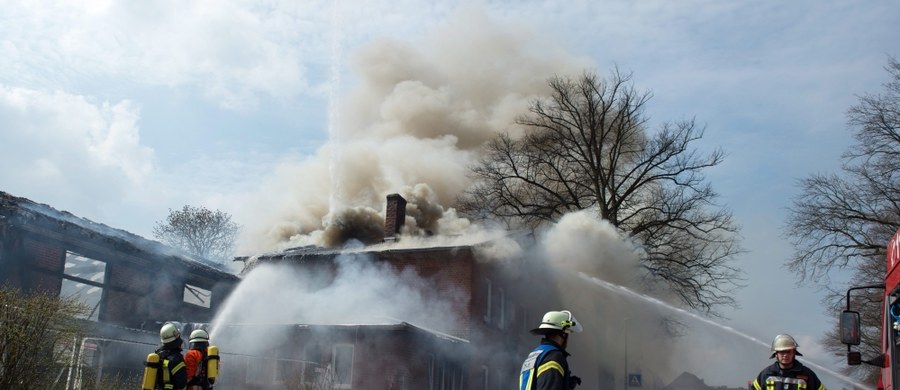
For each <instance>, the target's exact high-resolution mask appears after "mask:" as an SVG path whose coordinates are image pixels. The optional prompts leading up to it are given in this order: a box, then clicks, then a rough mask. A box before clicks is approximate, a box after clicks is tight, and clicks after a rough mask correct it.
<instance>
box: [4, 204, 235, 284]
mask: <svg viewBox="0 0 900 390" xmlns="http://www.w3.org/2000/svg"><path fill="white" fill-rule="evenodd" d="M2 225H8V226H16V227H19V228H21V229H24V230H28V231H32V232H36V233H41V232H46V231H52V232H67V234H68V235H74V236H77V237H78V238H79V239H81V240H85V241H95V242H101V243H103V244H105V246H108V247H110V248H115V249H116V250H119V251H122V252H125V253H134V254H136V255H140V254H144V255H146V256H147V257H151V258H153V259H154V261H162V262H164V263H170V264H181V265H183V266H186V267H187V268H190V269H193V270H198V271H202V272H204V273H209V274H215V275H217V276H220V277H223V278H229V279H239V278H238V277H237V275H234V274H233V273H230V272H227V271H226V270H225V269H224V267H222V266H221V265H220V264H217V263H215V262H212V261H210V260H207V259H202V258H198V257H195V256H192V255H191V254H189V253H187V252H185V251H183V250H180V249H177V248H173V247H170V246H168V245H165V244H162V243H160V242H158V241H153V240H148V239H146V238H144V237H141V236H139V235H136V234H134V233H130V232H127V231H125V230H121V229H115V228H112V227H109V226H107V225H104V224H102V223H97V222H94V221H91V220H88V219H85V218H81V217H77V216H75V215H73V214H72V213H69V212H68V211H60V210H57V209H54V208H53V207H50V206H48V205H46V204H42V203H37V202H34V201H32V200H29V199H27V198H22V197H17V196H14V195H11V194H9V193H7V192H3V191H0V226H2ZM39 230H40V231H39Z"/></svg>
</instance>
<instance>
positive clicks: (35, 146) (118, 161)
mask: <svg viewBox="0 0 900 390" xmlns="http://www.w3.org/2000/svg"><path fill="white" fill-rule="evenodd" d="M138 116H139V112H138V110H137V109H136V108H135V107H134V106H133V104H132V103H130V102H128V101H122V102H119V103H115V104H110V103H102V104H99V105H98V104H93V103H91V102H89V101H87V100H86V99H85V98H84V97H82V96H75V95H69V94H65V93H62V92H57V93H52V94H48V93H43V92H39V91H34V90H28V89H23V88H8V87H4V86H2V85H0V121H2V123H3V127H4V131H3V132H2V133H0V144H4V145H12V146H13V147H12V148H10V149H11V150H9V153H3V154H2V155H0V159H3V160H5V161H4V163H3V165H4V167H6V168H12V169H4V171H5V172H7V173H8V174H13V172H10V171H15V172H14V174H17V175H23V176H26V177H33V178H35V179H36V180H40V179H45V180H62V181H66V180H75V179H77V178H79V177H81V176H83V174H88V175H96V176H97V177H104V176H107V175H108V174H112V175H113V176H123V179H127V180H128V181H130V182H131V184H137V183H140V182H141V180H143V178H144V177H145V176H146V175H148V174H149V173H151V172H152V170H153V162H152V160H153V151H152V150H151V149H149V148H147V147H146V146H143V145H141V144H140V137H139V134H138V128H137V123H136V122H137V118H138Z"/></svg>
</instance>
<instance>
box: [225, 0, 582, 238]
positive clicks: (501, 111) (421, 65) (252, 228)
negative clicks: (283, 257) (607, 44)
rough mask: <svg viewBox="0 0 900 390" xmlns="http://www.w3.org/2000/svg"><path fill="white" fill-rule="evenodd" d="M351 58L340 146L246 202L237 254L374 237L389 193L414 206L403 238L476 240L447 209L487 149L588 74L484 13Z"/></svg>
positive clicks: (335, 136) (292, 167)
mask: <svg viewBox="0 0 900 390" xmlns="http://www.w3.org/2000/svg"><path fill="white" fill-rule="evenodd" d="M351 54H352V56H353V57H352V58H353V62H352V67H353V69H354V73H355V75H357V76H358V80H357V81H356V82H355V83H354V87H353V89H352V93H351V94H350V95H349V96H346V97H345V98H343V99H342V100H341V103H340V104H339V107H340V108H339V112H338V113H337V115H336V117H337V120H336V123H333V124H332V127H333V130H332V134H331V139H332V141H333V142H331V143H329V144H328V145H325V146H323V147H322V148H321V149H319V150H318V151H317V153H316V154H315V155H314V156H312V157H310V158H309V159H307V160H304V161H291V162H285V163H284V164H282V165H281V167H280V168H279V169H278V172H277V173H276V175H274V176H273V177H272V179H270V180H271V181H270V182H269V183H267V185H264V186H263V187H262V188H260V190H259V192H258V193H257V194H253V195H251V197H250V199H249V200H248V201H247V202H245V204H247V206H246V207H245V208H244V209H243V210H239V211H238V214H239V215H238V217H239V218H238V219H239V220H242V221H250V222H249V223H246V224H245V229H244V233H245V234H244V236H243V237H242V239H241V241H240V243H239V247H238V253H239V254H253V253H258V252H260V251H269V250H273V249H281V248H285V247H291V246H298V245H322V246H332V247H333V246H338V245H340V244H341V243H342V242H343V241H344V240H345V239H346V238H347V235H346V234H345V233H344V231H345V230H353V231H355V232H357V233H358V234H362V235H363V236H366V235H367V234H370V233H371V232H377V231H379V230H380V229H381V226H382V225H381V224H382V222H379V221H383V215H381V214H380V213H382V212H383V207H384V201H385V196H386V195H387V194H389V193H399V194H401V195H402V196H403V197H404V198H406V199H407V201H409V208H408V209H409V210H410V212H409V213H408V216H409V217H412V218H407V223H406V225H405V226H406V228H407V230H406V231H405V233H407V234H421V233H424V232H425V231H428V232H430V233H432V234H450V235H455V234H464V233H467V229H469V228H470V227H471V225H470V224H468V223H467V222H465V221H463V222H460V221H458V218H456V216H455V213H454V212H453V210H452V209H450V208H449V207H450V205H451V204H452V202H453V200H454V199H455V198H456V196H458V195H459V194H460V193H461V192H462V191H463V189H464V188H466V186H467V185H468V184H469V180H468V178H467V176H466V175H467V173H468V171H469V166H470V165H471V164H472V163H473V162H474V161H475V159H476V158H477V155H478V148H479V147H480V146H481V145H482V144H483V143H484V142H485V141H487V140H488V139H490V138H492V137H494V136H495V135H497V134H498V133H499V132H501V131H515V129H514V128H513V127H512V124H513V122H514V118H515V117H516V116H517V115H520V114H523V113H524V112H526V110H527V107H528V103H529V101H530V100H531V99H533V98H534V97H536V96H537V95H539V94H541V93H544V92H547V80H548V79H549V78H550V77H551V76H553V75H555V74H569V73H574V72H580V71H582V70H583V69H584V68H585V67H586V66H587V63H586V62H583V61H579V60H577V59H575V58H574V57H573V56H571V55H568V54H566V53H562V52H560V51H559V50H557V49H555V48H554V47H553V46H552V45H551V44H549V43H547V42H541V41H540V40H539V39H537V38H536V37H534V36H530V35H529V34H528V33H527V32H525V31H522V30H521V29H518V28H514V27H512V26H499V25H497V24H496V23H495V22H494V21H492V20H490V19H488V17H487V16H486V15H485V14H484V13H483V12H482V11H480V10H479V9H477V8H464V9H462V10H460V11H458V12H457V13H456V14H455V15H453V16H452V17H451V18H450V19H449V20H447V21H446V22H445V23H444V24H442V25H440V26H438V27H436V29H435V30H434V31H432V32H430V33H427V34H426V35H424V36H422V37H420V39H417V40H415V41H413V42H401V41H396V40H386V39H385V40H378V41H374V42H372V43H371V44H370V45H369V46H368V47H366V48H364V49H363V50H362V51H361V52H359V53H351ZM240 214H246V215H240ZM376 216H378V217H376ZM376 223H377V224H378V225H377V226H371V225H374V224H376ZM367 226H371V227H367ZM329 228H330V229H329Z"/></svg>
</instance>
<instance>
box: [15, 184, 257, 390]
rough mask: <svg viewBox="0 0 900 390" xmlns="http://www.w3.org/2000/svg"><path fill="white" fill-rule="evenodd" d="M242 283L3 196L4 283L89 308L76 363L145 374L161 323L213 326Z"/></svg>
mask: <svg viewBox="0 0 900 390" xmlns="http://www.w3.org/2000/svg"><path fill="white" fill-rule="evenodd" d="M239 280H240V279H239V277H238V276H236V275H234V274H231V273H228V272H226V271H224V270H223V269H221V267H220V266H217V265H216V264H214V263H210V262H208V261H205V260H203V259H196V258H192V257H190V256H189V255H187V254H185V253H182V252H180V251H177V250H175V249H173V248H170V247H167V246H165V245H162V244H160V243H158V242H155V241H150V240H147V239H144V238H142V237H139V236H137V235H134V234H131V233H128V232H125V231H122V230H117V229H113V228H110V227H108V226H106V225H102V224H98V223H95V222H92V221H89V220H86V219H83V218H79V217H76V216H74V215H72V214H70V213H68V212H64V211H58V210H56V209H53V208H52V207H50V206H47V205H44V204H39V203H35V202H33V201H31V200H28V199H25V198H20V197H15V196H13V195H10V194H8V193H5V192H0V283H2V284H3V285H6V286H11V287H15V288H18V289H20V290H22V291H23V292H25V293H29V292H37V291H40V292H45V293H50V294H52V295H60V296H65V297H69V296H74V297H76V298H77V299H78V300H79V301H81V302H83V303H85V304H87V305H88V306H89V307H90V309H91V311H90V314H89V315H88V317H87V318H85V319H84V320H86V321H89V323H88V324H89V326H88V329H89V335H88V337H87V338H85V339H84V340H82V342H81V349H80V351H79V352H78V354H77V355H76V356H73V361H82V362H85V363H87V364H88V365H90V366H93V367H94V368H97V369H98V371H101V372H105V373H107V374H120V375H122V376H135V375H139V373H140V372H142V366H141V362H142V361H143V359H144V358H145V357H146V355H147V353H148V351H153V349H155V347H156V345H157V344H158V343H159V338H158V331H159V327H160V324H161V323H163V322H165V321H168V320H177V321H183V322H185V323H187V322H208V321H210V320H211V319H212V318H213V315H214V314H215V313H216V311H217V310H218V309H219V308H220V306H221V305H222V303H223V302H224V301H225V299H226V298H227V297H228V295H229V294H230V293H231V291H232V290H233V289H234V287H235V286H236V285H237V284H238V281H239ZM69 374H70V375H69V376H70V380H74V379H72V378H76V377H77V375H75V374H73V373H72V372H71V371H70V373H69ZM76 379H77V378H76ZM67 388H68V387H67ZM72 388H75V387H72Z"/></svg>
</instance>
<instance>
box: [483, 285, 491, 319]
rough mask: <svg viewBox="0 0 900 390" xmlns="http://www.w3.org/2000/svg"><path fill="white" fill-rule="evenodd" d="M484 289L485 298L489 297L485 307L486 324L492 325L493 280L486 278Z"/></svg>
mask: <svg viewBox="0 0 900 390" xmlns="http://www.w3.org/2000/svg"><path fill="white" fill-rule="evenodd" d="M484 287H485V288H484V289H485V296H486V297H487V302H486V303H485V305H484V322H486V323H488V324H490V323H491V298H492V295H493V294H491V280H490V279H488V278H484Z"/></svg>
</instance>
